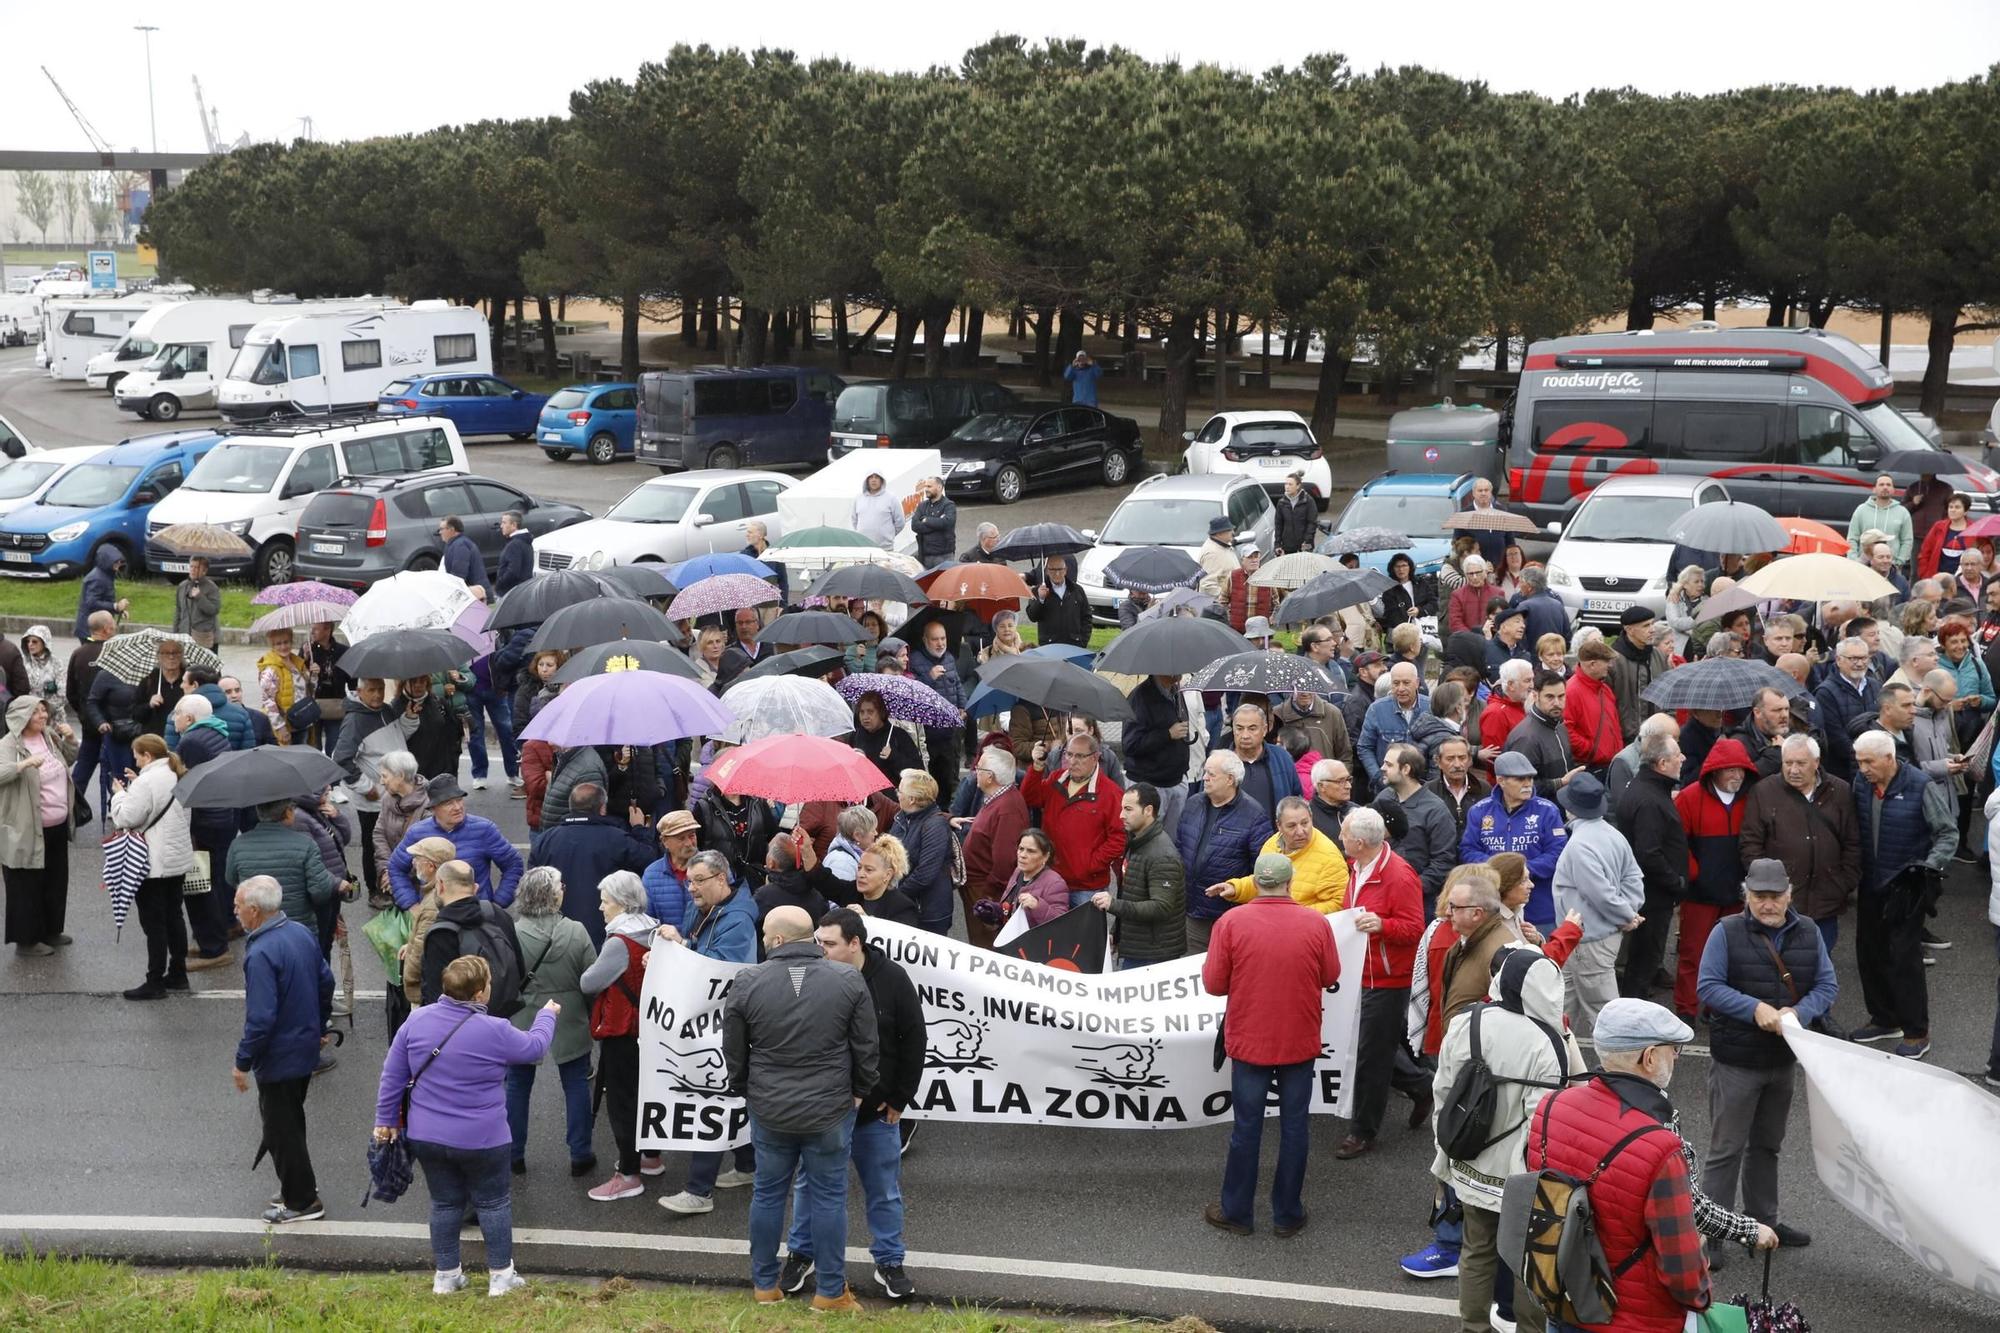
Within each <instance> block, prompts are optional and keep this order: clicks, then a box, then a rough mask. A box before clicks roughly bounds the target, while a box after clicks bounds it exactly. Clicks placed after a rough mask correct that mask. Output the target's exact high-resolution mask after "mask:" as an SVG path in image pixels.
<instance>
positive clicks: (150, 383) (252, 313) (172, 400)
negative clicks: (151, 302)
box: [112, 298, 393, 421]
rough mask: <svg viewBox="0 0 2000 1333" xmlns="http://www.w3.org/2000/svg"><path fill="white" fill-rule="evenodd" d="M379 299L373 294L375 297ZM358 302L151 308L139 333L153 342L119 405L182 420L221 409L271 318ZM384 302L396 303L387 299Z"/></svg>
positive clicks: (130, 370) (119, 394)
mask: <svg viewBox="0 0 2000 1333" xmlns="http://www.w3.org/2000/svg"><path fill="white" fill-rule="evenodd" d="M369 299H371V300H372V299H373V298H369ZM352 304H353V301H298V300H287V301H241V300H235V301H230V300H194V301H182V302H180V303H179V304H177V305H171V306H164V307H162V308H160V309H157V310H152V311H148V312H147V314H146V316H145V317H144V318H143V319H141V320H140V321H139V323H138V324H136V325H134V326H133V329H132V334H131V336H132V337H133V338H140V337H143V338H145V339H146V340H147V341H148V342H150V343H151V344H152V345H153V350H152V352H151V354H150V355H149V356H148V357H147V358H146V360H144V361H143V362H141V363H140V364H138V365H137V366H127V367H125V368H124V369H125V373H124V375H123V377H122V378H121V379H120V380H119V381H118V382H117V383H116V384H115V385H114V386H113V389H112V397H113V398H114V399H115V400H116V401H117V403H118V406H119V409H120V410H122V411H126V412H132V413H136V414H137V415H138V416H139V417H140V418H142V419H144V420H148V421H178V420H179V419H180V418H181V416H182V415H183V414H184V413H187V412H204V411H206V412H212V411H214V410H215V394H216V386H217V385H219V384H220V383H221V382H222V377H223V376H224V375H225V374H227V373H228V371H229V364H230V362H231V361H233V360H234V359H235V357H236V353H237V351H238V350H240V349H241V348H242V346H243V343H244V340H245V339H246V338H248V337H249V336H250V330H252V329H254V328H256V327H257V325H258V324H260V323H262V322H264V321H265V320H267V319H280V318H288V317H291V316H294V315H306V314H311V313H312V312H313V311H316V310H329V309H343V308H346V307H349V306H351V305H352ZM383 304H393V303H392V302H384V303H383Z"/></svg>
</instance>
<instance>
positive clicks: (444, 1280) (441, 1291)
mask: <svg viewBox="0 0 2000 1333" xmlns="http://www.w3.org/2000/svg"><path fill="white" fill-rule="evenodd" d="M464 1290H465V1270H464V1269H463V1268H454V1269H452V1270H451V1271H450V1272H448V1273H433V1274H432V1275H431V1295H433V1296H449V1295H451V1294H452V1293H453V1292H454V1291H464Z"/></svg>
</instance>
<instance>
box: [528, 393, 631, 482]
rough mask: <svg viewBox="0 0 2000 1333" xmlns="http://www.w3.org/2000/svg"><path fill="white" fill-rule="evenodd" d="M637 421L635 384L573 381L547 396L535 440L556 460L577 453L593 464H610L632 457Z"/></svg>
mask: <svg viewBox="0 0 2000 1333" xmlns="http://www.w3.org/2000/svg"><path fill="white" fill-rule="evenodd" d="M638 424H639V386H638V385H636V384H632V383H625V384H572V385H570V386H569V387H568V388H567V389H557V390H556V391H555V393H553V394H552V395H550V397H549V401H548V403H547V404H546V405H544V406H543V408H542V419H541V421H539V422H538V423H537V424H536V426H535V439H536V440H537V441H538V442H539V443H540V444H541V446H542V452H543V453H545V454H547V455H548V456H549V457H550V458H551V459H553V460H554V461H556V462H558V463H560V462H563V461H565V460H566V459H568V458H569V456H570V455H571V454H573V453H579V452H581V453H582V454H583V455H584V456H585V457H587V458H588V459H590V461H591V462H593V463H609V462H613V461H615V460H617V459H620V458H630V457H631V456H632V433H633V431H634V430H635V429H636V428H637V427H638Z"/></svg>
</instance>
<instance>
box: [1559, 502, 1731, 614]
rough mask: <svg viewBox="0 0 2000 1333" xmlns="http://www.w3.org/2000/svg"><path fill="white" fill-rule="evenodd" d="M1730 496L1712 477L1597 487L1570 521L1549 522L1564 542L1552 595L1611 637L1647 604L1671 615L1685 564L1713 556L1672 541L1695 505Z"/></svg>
mask: <svg viewBox="0 0 2000 1333" xmlns="http://www.w3.org/2000/svg"><path fill="white" fill-rule="evenodd" d="M1728 498H1729V491H1728V490H1727V489H1726V488H1725V487H1724V486H1723V484H1722V483H1721V482H1719V481H1716V480H1715V479H1714V478H1712V477H1612V478H1611V479H1610V480H1608V481H1604V482H1601V483H1599V485H1598V487H1597V489H1596V490H1594V491H1592V492H1591V493H1590V495H1589V497H1588V498H1587V499H1585V500H1584V502H1583V503H1582V504H1581V505H1579V506H1578V507H1577V511H1576V516H1575V517H1574V518H1572V519H1571V520H1570V521H1569V522H1568V523H1566V524H1565V523H1551V524H1549V530H1550V531H1551V532H1553V533H1556V534H1557V535H1558V536H1559V537H1560V538H1561V540H1560V541H1558V542H1557V543H1556V549H1555V551H1554V552H1553V553H1551V554H1550V556H1549V590H1550V591H1551V592H1553V593H1555V595H1556V596H1557V597H1559V598H1561V599H1562V604H1563V607H1564V608H1565V609H1566V610H1567V611H1568V612H1569V614H1570V619H1571V620H1572V621H1574V622H1577V623H1580V624H1584V625H1596V626H1597V627H1598V628H1600V629H1602V630H1604V631H1605V632H1606V633H1610V632H1612V631H1613V630H1615V629H1616V628H1617V626H1618V619H1619V617H1620V616H1621V615H1622V614H1623V613H1624V611H1625V608H1626V607H1628V606H1631V605H1632V604H1633V603H1635V602H1636V603H1641V604H1643V605H1644V606H1646V607H1647V608H1648V609H1649V610H1651V611H1652V612H1653V614H1654V615H1655V616H1661V615H1665V614H1666V608H1667V588H1668V586H1669V585H1670V584H1671V583H1672V582H1673V578H1674V575H1675V574H1676V573H1678V572H1679V571H1680V569H1681V567H1682V566H1684V565H1686V564H1688V563H1690V562H1691V561H1694V560H1696V559H1697V557H1699V559H1700V562H1701V563H1704V564H1706V563H1707V559H1708V557H1707V556H1705V555H1701V553H1699V552H1694V551H1690V550H1688V549H1687V548H1686V547H1683V546H1679V545H1677V544H1676V543H1674V542H1671V541H1668V540H1666V532H1667V529H1668V528H1671V527H1672V526H1673V525H1674V524H1675V523H1676V522H1677V521H1679V519H1680V517H1681V516H1682V515H1683V514H1685V513H1687V512H1688V510H1690V509H1692V508H1694V507H1695V506H1696V505H1705V504H1715V503H1717V502H1719V501H1722V500H1727V499H1728Z"/></svg>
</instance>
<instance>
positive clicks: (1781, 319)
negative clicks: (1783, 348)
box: [1764, 292, 1792, 329]
mask: <svg viewBox="0 0 2000 1333" xmlns="http://www.w3.org/2000/svg"><path fill="white" fill-rule="evenodd" d="M1791 313H1792V298H1791V297H1790V296H1788V295H1786V294H1784V293H1783V292H1772V293H1771V304H1770V306H1769V308H1768V309H1766V310H1765V312H1764V327H1765V328H1767V329H1782V328H1784V327H1785V325H1786V324H1787V323H1789V322H1790V319H1791Z"/></svg>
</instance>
